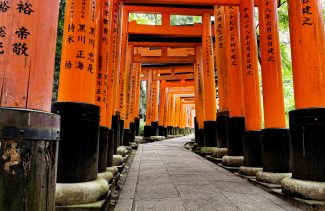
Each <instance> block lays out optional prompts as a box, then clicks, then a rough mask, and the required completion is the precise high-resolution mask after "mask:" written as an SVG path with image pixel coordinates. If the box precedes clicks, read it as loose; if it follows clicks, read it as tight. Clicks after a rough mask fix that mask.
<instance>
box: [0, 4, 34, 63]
mask: <svg viewBox="0 0 325 211" xmlns="http://www.w3.org/2000/svg"><path fill="white" fill-rule="evenodd" d="M33 2H34V1H17V2H15V1H0V15H1V16H0V17H1V19H2V18H3V20H4V21H1V22H0V56H5V54H6V55H8V54H9V53H10V54H13V55H15V56H18V57H29V56H30V55H29V54H30V53H29V48H30V44H31V40H32V39H33V38H32V31H33V24H32V18H33V17H35V15H34V14H35V11H34V10H35V8H34V7H35V4H34V3H33ZM12 14H14V15H16V16H19V18H21V19H24V20H22V21H19V22H15V23H13V25H12V23H11V22H10V21H8V19H6V18H5V16H6V15H12ZM27 20H28V21H27ZM6 22H7V23H6ZM9 24H10V25H9ZM11 25H12V26H11ZM11 34H12V35H14V36H13V39H12V40H11V39H10V40H9V37H10V36H11ZM35 36H36V34H35V33H34V32H33V37H35ZM6 51H8V52H6Z"/></svg>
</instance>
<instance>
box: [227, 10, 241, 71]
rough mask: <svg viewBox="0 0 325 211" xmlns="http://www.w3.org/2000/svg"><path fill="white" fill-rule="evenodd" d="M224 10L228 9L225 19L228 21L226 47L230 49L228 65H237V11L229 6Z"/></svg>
mask: <svg viewBox="0 0 325 211" xmlns="http://www.w3.org/2000/svg"><path fill="white" fill-rule="evenodd" d="M226 10H228V15H227V17H228V18H227V21H228V26H227V27H228V28H227V29H228V31H229V38H230V39H229V41H230V42H228V46H227V47H228V48H229V49H230V52H231V54H230V58H228V59H229V60H230V62H229V63H230V65H232V66H237V65H238V58H239V52H238V49H239V46H237V44H238V19H237V16H238V11H235V9H234V7H232V6H229V7H228V8H227V9H226Z"/></svg>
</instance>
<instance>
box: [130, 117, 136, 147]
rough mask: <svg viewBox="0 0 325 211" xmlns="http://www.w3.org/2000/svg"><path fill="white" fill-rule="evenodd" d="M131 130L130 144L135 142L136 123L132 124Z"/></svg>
mask: <svg viewBox="0 0 325 211" xmlns="http://www.w3.org/2000/svg"><path fill="white" fill-rule="evenodd" d="M130 130H131V136H130V142H134V141H135V134H136V124H135V123H134V122H130Z"/></svg>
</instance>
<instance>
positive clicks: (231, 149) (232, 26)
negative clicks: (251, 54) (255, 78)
mask: <svg viewBox="0 0 325 211" xmlns="http://www.w3.org/2000/svg"><path fill="white" fill-rule="evenodd" d="M225 13H226V57H227V59H226V61H227V63H226V65H227V72H228V97H229V119H228V121H227V146H228V156H231V158H224V159H223V165H226V166H240V165H242V162H237V163H229V162H227V161H228V160H229V159H232V157H233V158H234V159H237V160H240V159H241V158H239V156H243V132H244V131H245V106H244V93H243V75H242V59H241V45H242V43H241V42H240V26H239V8H238V7H233V6H228V7H225ZM227 159H228V160H227Z"/></svg>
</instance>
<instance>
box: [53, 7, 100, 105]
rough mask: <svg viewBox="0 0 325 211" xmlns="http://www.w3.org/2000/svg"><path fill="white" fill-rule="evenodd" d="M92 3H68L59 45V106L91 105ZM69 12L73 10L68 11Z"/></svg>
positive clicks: (93, 65)
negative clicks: (60, 46) (69, 103)
mask: <svg viewBox="0 0 325 211" xmlns="http://www.w3.org/2000/svg"><path fill="white" fill-rule="evenodd" d="M92 4H93V2H87V3H86V5H83V3H82V2H81V1H78V2H74V4H72V2H68V4H67V10H66V14H65V17H66V19H65V22H64V34H63V43H62V57H61V71H60V85H59V95H58V101H59V102H81V103H89V104H95V89H96V76H97V75H96V69H97V63H96V48H95V45H96V36H97V35H96V32H97V31H96V17H97V16H96V14H95V11H94V9H93V7H92ZM72 8H74V9H73V10H72Z"/></svg>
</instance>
